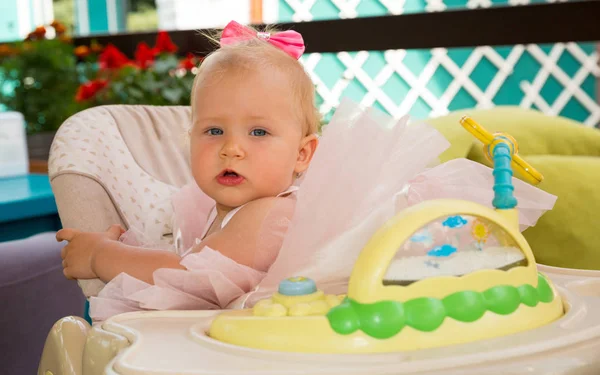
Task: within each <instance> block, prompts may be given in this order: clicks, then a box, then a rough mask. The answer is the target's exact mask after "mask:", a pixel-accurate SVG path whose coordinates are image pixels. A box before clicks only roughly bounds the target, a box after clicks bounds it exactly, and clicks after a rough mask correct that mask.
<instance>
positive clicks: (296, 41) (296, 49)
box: [220, 21, 304, 59]
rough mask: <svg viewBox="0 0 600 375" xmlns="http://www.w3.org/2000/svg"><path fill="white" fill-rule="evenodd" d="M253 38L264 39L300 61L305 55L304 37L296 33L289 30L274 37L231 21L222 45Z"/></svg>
mask: <svg viewBox="0 0 600 375" xmlns="http://www.w3.org/2000/svg"><path fill="white" fill-rule="evenodd" d="M252 38H259V39H264V40H265V41H266V42H269V43H271V44H272V45H274V46H275V47H277V48H279V49H280V50H282V51H283V52H285V53H287V54H288V55H290V56H292V57H293V58H295V59H299V58H300V56H302V54H303V53H304V40H303V39H302V35H300V33H298V32H296V31H293V30H287V31H282V32H280V33H275V34H272V35H271V34H269V33H255V32H254V31H253V30H252V29H249V28H247V27H244V26H242V25H240V24H239V23H237V22H235V21H231V22H229V23H228V24H227V26H225V28H224V29H223V34H222V35H221V42H220V43H221V45H222V46H225V45H228V44H234V43H238V42H242V41H245V40H250V39H252Z"/></svg>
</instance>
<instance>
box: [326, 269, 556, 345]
mask: <svg viewBox="0 0 600 375" xmlns="http://www.w3.org/2000/svg"><path fill="white" fill-rule="evenodd" d="M553 299H554V292H553V291H552V288H551V287H550V284H549V283H548V280H547V279H546V278H545V276H543V275H542V274H538V286H537V288H535V287H533V286H531V285H529V284H525V285H521V286H519V287H514V286H510V285H498V286H495V287H492V288H490V289H488V290H486V291H484V292H474V291H469V290H466V291H462V292H456V293H453V294H450V295H449V296H447V297H445V298H443V299H436V298H427V297H424V298H415V299H412V300H409V301H406V302H398V301H380V302H376V303H371V304H361V303H358V302H356V301H354V300H352V299H350V298H346V299H345V300H344V302H342V304H340V305H339V306H336V307H334V308H333V309H331V310H330V311H329V313H328V314H327V319H328V320H329V324H330V325H331V328H332V329H333V330H334V331H335V332H337V333H339V334H342V335H348V334H351V333H353V332H356V331H357V330H359V329H360V330H362V331H363V332H364V333H366V334H367V335H369V336H371V337H374V338H378V339H387V338H390V337H393V336H395V335H396V334H398V333H399V332H400V331H401V330H402V328H404V327H405V326H409V327H412V328H414V329H417V330H419V331H423V332H431V331H434V330H436V329H437V328H438V327H439V326H440V325H442V323H443V322H444V319H446V318H452V319H454V320H457V321H460V322H465V323H470V322H475V321H477V320H478V319H480V318H481V317H482V316H483V314H484V313H485V312H486V311H491V312H493V313H496V314H499V315H508V314H512V313H513V312H515V310H517V308H518V307H519V305H520V304H524V305H527V306H530V307H534V306H536V305H537V304H538V303H540V302H544V303H548V302H552V300H553Z"/></svg>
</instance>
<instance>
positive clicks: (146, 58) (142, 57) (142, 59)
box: [135, 42, 156, 69]
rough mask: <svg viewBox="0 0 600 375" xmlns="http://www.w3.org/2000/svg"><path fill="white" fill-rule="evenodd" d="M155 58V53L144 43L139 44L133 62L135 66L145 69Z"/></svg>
mask: <svg viewBox="0 0 600 375" xmlns="http://www.w3.org/2000/svg"><path fill="white" fill-rule="evenodd" d="M154 57H156V52H155V51H154V50H153V49H152V48H150V47H149V46H148V44H146V42H140V43H138V45H137V48H136V50H135V62H136V63H137V65H138V66H139V67H140V68H142V69H146V68H147V67H148V66H149V65H150V64H152V62H153V61H154Z"/></svg>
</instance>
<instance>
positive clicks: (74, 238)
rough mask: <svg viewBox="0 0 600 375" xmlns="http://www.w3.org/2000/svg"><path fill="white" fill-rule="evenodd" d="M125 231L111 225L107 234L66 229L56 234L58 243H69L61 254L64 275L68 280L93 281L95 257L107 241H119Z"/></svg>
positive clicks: (118, 226)
mask: <svg viewBox="0 0 600 375" xmlns="http://www.w3.org/2000/svg"><path fill="white" fill-rule="evenodd" d="M124 232H125V230H124V229H123V228H122V227H121V226H120V225H118V224H114V225H111V226H110V228H108V229H107V230H106V232H99V233H98V232H82V231H80V230H77V229H71V228H65V229H61V230H59V231H58V232H57V233H56V240H57V241H69V243H68V244H67V246H65V247H64V248H63V249H62V251H61V252H60V256H61V258H62V259H63V261H62V266H63V274H64V275H65V277H66V278H67V279H93V278H96V277H97V276H96V273H95V272H94V257H95V256H96V254H97V252H98V251H101V249H102V248H103V246H104V245H105V244H106V241H117V240H118V239H119V237H120V236H121V234H123V233H124Z"/></svg>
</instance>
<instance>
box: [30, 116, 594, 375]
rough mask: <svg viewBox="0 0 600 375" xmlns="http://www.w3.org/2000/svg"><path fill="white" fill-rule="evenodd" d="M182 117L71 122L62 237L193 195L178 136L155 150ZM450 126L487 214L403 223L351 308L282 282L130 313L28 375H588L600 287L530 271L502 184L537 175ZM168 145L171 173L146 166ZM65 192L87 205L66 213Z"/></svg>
mask: <svg viewBox="0 0 600 375" xmlns="http://www.w3.org/2000/svg"><path fill="white" fill-rule="evenodd" d="M127 113H128V114H127ZM187 115H188V112H187V109H183V108H146V107H127V106H120V107H108V108H103V107H101V108H96V109H93V110H89V111H85V112H83V113H81V114H79V115H77V116H75V117H74V118H72V119H71V120H69V122H67V123H66V124H65V125H66V126H63V127H61V129H60V131H59V133H58V134H57V141H55V145H54V146H53V151H52V156H51V162H50V165H51V176H52V178H53V186H54V188H55V189H56V190H58V194H57V202H58V205H59V210H61V217H62V218H63V222H65V221H66V223H65V224H66V225H68V226H75V227H79V228H81V229H88V230H90V229H91V230H104V229H106V227H107V226H108V225H110V224H112V222H110V220H114V219H115V218H119V220H120V221H121V222H122V223H123V224H125V225H126V226H127V223H128V222H131V221H132V220H136V215H138V216H139V212H141V210H143V209H145V208H147V206H144V205H141V204H140V206H141V207H140V206H138V209H139V210H140V211H136V210H135V209H134V207H133V206H132V207H131V210H130V209H129V208H127V205H126V204H125V202H128V201H129V202H132V200H131V198H132V197H134V195H131V196H129V195H127V193H132V194H141V193H142V192H143V191H144V189H146V188H148V189H149V190H150V192H147V195H146V197H147V199H143V202H144V204H147V205H148V206H149V205H150V204H153V205H155V204H157V203H156V202H159V201H160V199H157V198H158V197H160V198H163V197H167V196H168V195H169V194H170V192H172V190H173V189H175V186H181V185H183V184H184V183H185V182H187V181H189V178H190V177H189V175H188V172H184V170H186V168H187V166H186V164H185V163H186V161H185V157H184V155H185V152H184V151H183V149H182V148H181V147H180V146H176V143H175V142H173V141H170V140H172V139H174V137H173V134H171V136H170V137H165V138H162V137H160V134H164V133H162V132H165V131H167V132H168V131H169V130H167V129H166V128H163V127H161V126H160V125H157V124H160V123H161V121H163V120H165V119H166V118H167V117H169V116H171V118H172V119H173V118H174V119H176V120H179V122H174V121H172V120H171V121H170V123H171V125H172V124H175V123H177V124H178V125H181V130H182V131H183V129H184V128H185V126H186V125H187V124H188V123H189V120H188V119H187V117H186V116H187ZM116 117H119V119H116ZM124 118H127V119H128V120H132V121H131V122H132V123H133V124H137V125H136V126H138V127H135V126H132V125H131V124H127V126H132V127H133V129H136V130H135V131H131V129H128V130H127V131H123V128H124V126H123V125H125V124H124V123H123V122H122V121H121V120H120V119H124ZM133 120H140V121H133ZM143 121H148V122H147V123H146V125H143V126H141V125H140V124H141V123H142V122H143ZM101 123H103V124H104V125H101ZM150 123H153V124H154V127H153V129H152V130H151V131H147V129H148V128H147V126H148V125H149V124H150ZM75 124H77V126H75ZM461 124H462V125H463V127H465V129H467V130H468V131H469V132H471V133H472V134H473V135H475V136H476V138H478V139H479V140H480V141H482V142H483V144H484V147H485V149H486V152H487V154H488V155H489V157H490V158H491V160H493V162H494V170H493V174H494V181H495V185H494V192H495V198H494V202H493V206H494V207H495V210H493V209H489V208H487V207H484V206H482V205H478V204H475V203H473V202H467V201H459V200H450V199H439V200H431V201H426V202H424V203H420V204H417V205H415V206H413V207H411V208H408V209H406V210H404V211H402V212H400V213H399V214H398V215H396V216H395V217H394V218H393V219H391V220H390V221H389V222H387V223H386V224H385V225H384V226H382V227H381V228H380V229H379V230H378V231H377V232H376V233H375V234H374V235H373V236H372V238H371V239H370V241H369V242H368V244H367V245H366V246H365V247H364V248H363V250H362V252H361V254H360V256H359V258H358V261H357V262H356V263H355V265H354V269H353V271H352V274H351V277H350V281H349V285H348V290H347V294H346V295H326V294H324V293H323V292H322V291H320V290H319V289H318V285H315V283H314V282H313V281H312V280H311V279H309V278H306V277H302V276H301V275H300V276H294V275H290V276H294V277H290V278H288V279H285V280H283V281H281V283H280V285H279V290H278V292H277V293H275V294H274V295H272V296H271V297H270V298H267V299H264V300H261V301H259V302H258V303H256V304H255V305H254V306H253V307H252V308H251V309H244V310H228V311H225V310H223V311H156V312H150V311H145V312H132V313H126V314H119V315H116V316H114V317H112V318H110V319H108V320H107V321H105V322H103V323H102V324H100V325H97V326H94V327H93V328H91V327H90V326H89V325H87V323H85V322H83V321H82V320H78V319H74V318H65V319H63V320H62V321H60V322H59V323H57V325H56V326H55V328H53V331H52V332H51V333H50V335H49V338H48V341H47V343H46V348H45V350H44V355H43V357H42V361H41V362H40V367H39V371H38V374H40V375H42V374H44V375H48V374H52V375H71V374H75V375H79V374H85V375H88V374H105V373H106V374H120V375H125V374H177V373H189V374H215V373H223V374H225V373H227V374H240V375H241V374H249V373H256V374H261V375H262V374H278V375H281V374H292V373H294V374H298V373H303V374H332V373H336V374H338V373H339V374H392V373H394V374H401V373H402V374H408V373H410V374H414V373H418V374H429V375H434V374H438V375H439V374H455V375H458V374H461V375H465V374H472V375H474V374H482V373H486V374H498V375H499V374H503V375H504V374H525V373H527V374H529V373H536V374H537V373H549V372H552V373H553V374H561V375H566V374H596V373H598V371H600V359H599V358H598V356H597V353H598V352H600V314H599V313H600V292H598V291H599V290H600V272H597V271H582V270H570V269H558V268H553V267H546V266H541V265H537V264H536V263H535V259H534V257H533V254H532V251H531V249H530V247H529V245H528V243H527V241H526V240H525V238H524V237H523V236H522V234H521V233H520V231H519V223H518V216H517V213H518V211H517V207H516V205H517V202H516V200H515V199H514V197H513V194H512V189H513V187H512V182H511V177H512V171H513V170H517V171H518V172H519V173H520V174H521V176H522V177H523V178H524V179H526V180H527V181H528V182H531V183H534V184H537V183H539V182H540V181H541V180H542V176H541V174H540V173H538V172H537V171H536V170H535V169H533V167H531V166H530V165H528V164H527V163H526V162H525V161H524V160H522V159H521V158H520V157H519V156H518V145H517V143H516V141H515V140H514V139H512V138H511V137H510V136H509V135H506V134H491V133H489V132H487V131H486V130H485V129H484V128H483V127H481V126H480V125H479V124H477V123H475V122H474V121H473V120H472V119H469V118H463V119H462V120H461ZM142 129H146V130H142ZM78 130H79V131H78ZM119 130H121V132H120V131H119ZM100 131H102V132H103V134H102V136H107V137H109V136H110V137H113V138H114V142H111V145H113V144H114V145H115V147H114V148H111V149H110V150H108V149H106V145H105V144H104V143H103V142H101V141H100V139H102V138H100V137H96V138H95V139H97V140H96V141H93V140H92V138H91V137H92V134H95V135H97V134H100ZM178 131H179V128H178V129H177V130H175V131H173V132H175V133H177V132H178ZM127 132H130V133H127ZM73 133H75V134H73ZM79 133H84V134H79ZM121 133H123V134H121ZM134 137H138V138H140V137H141V138H143V139H145V140H146V142H148V144H146V143H144V146H141V148H136V147H138V146H135V144H134V143H133V142H127V141H128V140H130V141H131V140H133V139H135V138H134ZM74 138H75V139H74ZM159 139H160V142H159ZM136 141H138V140H137V139H136ZM165 141H166V142H167V144H168V145H167V146H161V147H166V148H169V147H170V150H171V151H167V153H168V155H169V157H170V158H172V159H175V160H177V163H175V164H176V165H177V167H176V168H175V171H171V172H166V171H163V170H162V168H157V167H153V166H152V165H151V163H149V162H148V160H147V159H144V158H142V157H141V155H142V154H141V153H144V152H149V151H150V150H151V149H152V148H153V147H154V145H156V144H158V143H161V142H165ZM73 142H75V143H73ZM81 142H83V143H81ZM91 143H93V144H94V146H93V147H92V148H90V147H89V146H88V144H91ZM150 144H152V146H150ZM127 145H130V147H129V149H128V148H127ZM75 147H77V148H78V149H79V150H80V151H77V150H75V151H74V155H76V156H75V157H69V160H68V161H67V160H66V158H67V156H62V155H63V154H70V153H72V152H73V151H72V150H74V148H75ZM103 148H104V149H106V150H107V151H110V152H112V153H113V154H112V155H119V154H120V155H123V156H119V158H122V159H120V165H119V166H118V167H117V166H112V164H110V162H109V161H107V162H108V163H109V164H110V166H109V165H107V164H106V163H105V164H97V163H96V161H97V160H98V158H97V156H98V153H99V152H102V153H103V152H105V151H104V150H103ZM90 150H92V151H93V152H95V153H96V154H92V155H93V156H91V157H90V156H89V154H90V153H89V151H90ZM128 150H129V151H128ZM140 152H141V153H140ZM161 152H162V151H161ZM169 152H170V153H169ZM117 153H118V154H117ZM107 155H108V154H107ZM61 158H64V159H65V161H61ZM107 160H108V159H107ZM91 161H94V162H95V163H96V164H94V163H91ZM178 163H179V164H178ZM125 165H127V167H125ZM177 168H181V170H178V169H177ZM171 169H173V167H171ZM109 170H110V171H109ZM162 173H164V174H162ZM136 176H139V179H138V178H137V177H136ZM134 177H135V181H134V180H132V179H133V178H134ZM74 181H77V183H79V181H81V183H82V184H84V186H85V187H86V188H87V187H89V189H87V190H88V191H85V192H81V193H80V194H81V195H75V196H74V197H73V198H72V201H71V202H68V198H67V197H68V195H69V193H67V192H69V191H71V192H73V190H74V189H73V188H72V186H69V184H70V183H72V182H74ZM113 181H114V186H113ZM71 189H73V190H71ZM80 190H82V189H81V188H78V189H77V191H80ZM119 193H120V194H121V195H122V196H119ZM71 194H74V192H73V193H71ZM90 194H93V195H90ZM154 194H156V196H155V195H154ZM82 199H86V200H89V201H90V203H91V205H92V206H90V208H89V209H92V208H95V209H96V210H97V212H96V211H94V214H95V215H96V216H98V215H100V216H102V215H104V216H103V218H102V219H101V220H98V221H102V222H101V223H97V224H96V226H92V225H91V224H90V223H89V222H86V221H85V220H86V219H85V218H86V217H90V215H91V214H92V212H86V210H88V208H84V207H78V206H80V205H81V201H82ZM134 199H135V198H134ZM133 203H135V202H133ZM102 204H104V205H106V206H103V207H102V208H101V209H100V208H99V207H98V205H102ZM106 207H108V208H106ZM165 209H166V208H165ZM74 212H75V213H76V214H77V215H81V216H80V219H78V220H80V221H79V222H77V220H76V219H74V216H75V214H74ZM161 233H162V237H163V240H164V241H169V240H170V237H169V234H168V233H163V232H161ZM88 292H89V293H91V294H93V290H92V291H91V292H90V291H89V290H88ZM348 354H350V355H348Z"/></svg>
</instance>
